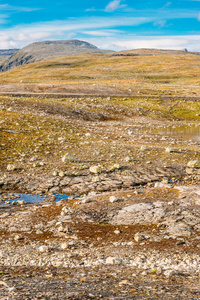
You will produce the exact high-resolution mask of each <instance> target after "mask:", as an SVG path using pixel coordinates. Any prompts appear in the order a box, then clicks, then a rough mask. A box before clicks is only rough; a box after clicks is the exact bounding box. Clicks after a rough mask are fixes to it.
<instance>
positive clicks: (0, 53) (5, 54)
mask: <svg viewBox="0 0 200 300" xmlns="http://www.w3.org/2000/svg"><path fill="white" fill-rule="evenodd" d="M17 51H19V49H5V50H0V62H1V61H3V60H5V59H8V58H10V57H11V56H12V55H13V54H14V53H15V52H17Z"/></svg>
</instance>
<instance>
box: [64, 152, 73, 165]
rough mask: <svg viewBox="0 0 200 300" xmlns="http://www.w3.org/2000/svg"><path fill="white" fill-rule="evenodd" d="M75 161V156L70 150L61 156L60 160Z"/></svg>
mask: <svg viewBox="0 0 200 300" xmlns="http://www.w3.org/2000/svg"><path fill="white" fill-rule="evenodd" d="M73 161H75V157H74V155H73V154H71V153H70V152H68V153H66V154H65V155H64V156H63V157H62V162H64V163H65V162H73Z"/></svg>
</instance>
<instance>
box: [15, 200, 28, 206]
mask: <svg viewBox="0 0 200 300" xmlns="http://www.w3.org/2000/svg"><path fill="white" fill-rule="evenodd" d="M17 204H19V205H24V204H26V201H25V200H17Z"/></svg>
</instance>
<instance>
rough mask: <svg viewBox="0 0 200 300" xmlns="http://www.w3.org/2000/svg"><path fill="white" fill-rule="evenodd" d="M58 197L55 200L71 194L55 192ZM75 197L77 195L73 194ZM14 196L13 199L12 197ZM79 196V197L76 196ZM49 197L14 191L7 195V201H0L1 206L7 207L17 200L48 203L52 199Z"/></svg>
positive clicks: (27, 202)
mask: <svg viewBox="0 0 200 300" xmlns="http://www.w3.org/2000/svg"><path fill="white" fill-rule="evenodd" d="M0 196H1V195H0ZM54 196H55V197H56V198H55V200H54V201H53V202H58V201H61V200H64V199H67V198H69V197H71V196H67V195H61V194H55V195H54ZM73 197H75V196H73ZM11 198H12V199H11ZM75 198H77V197H75ZM47 199H48V197H47V198H46V196H45V195H44V196H40V195H32V194H18V193H14V194H12V196H11V197H10V196H9V194H8V195H7V199H6V200H5V202H3V203H0V207H5V206H9V205H12V204H13V202H14V201H15V202H17V201H25V204H29V203H48V202H50V201H48V200H47Z"/></svg>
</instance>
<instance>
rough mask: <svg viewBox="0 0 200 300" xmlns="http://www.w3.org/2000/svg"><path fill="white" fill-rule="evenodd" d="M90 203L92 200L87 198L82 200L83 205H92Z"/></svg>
mask: <svg viewBox="0 0 200 300" xmlns="http://www.w3.org/2000/svg"><path fill="white" fill-rule="evenodd" d="M90 202H92V200H91V199H90V198H85V199H83V200H82V203H83V204H86V203H90Z"/></svg>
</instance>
